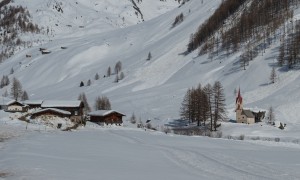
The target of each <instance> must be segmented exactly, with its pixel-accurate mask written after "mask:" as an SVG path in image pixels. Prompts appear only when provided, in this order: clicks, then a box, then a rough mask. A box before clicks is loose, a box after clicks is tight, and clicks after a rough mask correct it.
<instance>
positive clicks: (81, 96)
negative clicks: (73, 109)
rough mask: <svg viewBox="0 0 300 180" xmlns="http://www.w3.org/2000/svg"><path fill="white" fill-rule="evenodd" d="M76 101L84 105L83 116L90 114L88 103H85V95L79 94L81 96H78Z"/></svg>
mask: <svg viewBox="0 0 300 180" xmlns="http://www.w3.org/2000/svg"><path fill="white" fill-rule="evenodd" d="M78 100H80V101H82V102H83V105H84V108H83V111H84V114H87V113H89V112H91V108H90V105H89V103H88V101H87V98H86V95H85V93H84V92H83V93H81V94H79V96H78Z"/></svg>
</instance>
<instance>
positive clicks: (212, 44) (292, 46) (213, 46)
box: [187, 0, 300, 69]
mask: <svg viewBox="0 0 300 180" xmlns="http://www.w3.org/2000/svg"><path fill="white" fill-rule="evenodd" d="M299 2H300V0H277V1H274V0H264V1H246V0H224V1H223V2H222V3H221V5H220V6H219V8H217V10H216V11H215V12H214V14H213V15H212V16H211V17H210V18H209V19H208V20H207V21H206V22H205V23H203V24H202V25H201V26H200V27H199V28H198V30H197V31H196V32H195V33H194V34H192V35H191V37H190V41H189V44H188V48H187V52H191V51H193V50H196V49H197V48H199V47H200V49H199V55H202V54H206V53H209V55H210V57H211V58H212V57H213V56H214V55H218V54H219V52H222V51H226V52H227V54H230V53H234V52H237V51H238V50H240V49H241V48H243V49H244V51H243V52H242V55H241V56H240V63H241V67H243V68H244V69H246V66H247V65H249V61H251V60H252V59H254V58H255V57H256V56H257V55H258V54H259V53H262V54H263V53H264V52H265V49H266V48H267V47H268V46H269V45H270V44H272V43H273V42H274V41H276V40H277V39H279V36H282V38H281V43H282V44H281V47H280V54H279V56H278V64H279V65H280V66H283V65H285V64H287V65H288V67H289V68H292V67H293V66H294V65H297V64H298V63H299V62H300V60H299V59H300V58H298V55H299V54H300V50H299V47H300V43H299V42H300V32H299V31H300V30H299V29H300V28H299V22H296V23H294V22H293V20H291V21H290V22H289V23H285V22H288V20H289V19H291V18H292V17H293V7H295V6H297V5H298V4H299ZM286 26H292V28H289V27H286ZM282 27H283V28H282ZM289 29H290V30H291V31H290V33H289V32H287V31H289ZM295 29H296V30H295ZM286 34H289V36H286Z"/></svg>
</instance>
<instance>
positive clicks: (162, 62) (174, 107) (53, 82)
mask: <svg viewBox="0 0 300 180" xmlns="http://www.w3.org/2000/svg"><path fill="white" fill-rule="evenodd" d="M61 2H62V4H60V6H61V8H62V9H63V11H64V12H63V13H62V12H59V11H57V9H56V8H55V7H54V9H53V6H55V5H56V1H45V2H44V1H43V2H40V1H35V2H34V3H27V2H26V1H16V2H15V3H20V4H22V5H26V6H27V7H28V8H29V9H30V10H31V12H35V13H34V15H33V19H34V20H35V21H36V22H39V24H43V25H46V24H48V23H49V27H51V28H50V29H52V30H53V32H54V33H53V38H52V37H51V41H49V42H47V43H43V45H39V46H35V47H32V48H30V49H26V50H24V51H22V52H20V53H18V54H16V55H15V56H13V57H12V58H10V59H9V60H7V61H6V62H4V63H2V64H1V65H0V72H1V73H2V74H1V75H8V74H9V70H10V69H11V68H13V69H14V70H15V73H14V74H13V75H10V77H11V78H12V77H13V76H16V77H17V78H18V79H19V80H20V81H21V83H22V85H23V88H24V89H25V90H26V91H27V92H28V94H29V96H30V97H29V98H30V99H77V97H78V95H79V94H80V93H81V92H85V93H86V95H87V97H88V100H89V103H90V105H91V106H93V105H94V100H95V98H96V97H97V96H101V95H106V96H108V97H109V99H110V100H111V102H112V107H113V108H114V109H118V110H119V111H121V112H124V113H125V114H128V115H130V114H131V113H133V112H134V113H135V114H136V115H137V116H138V117H141V118H142V119H153V120H157V121H158V122H159V123H161V124H163V123H165V122H167V121H168V120H169V119H177V118H178V117H179V109H180V103H181V102H182V99H183V96H184V94H185V92H186V90H187V88H190V87H192V86H196V85H198V83H201V84H206V83H208V82H210V83H213V82H214V81H215V80H219V81H221V82H222V84H223V85H224V87H225V93H226V99H227V101H226V103H227V105H228V106H227V108H228V112H229V118H235V116H234V112H233V110H234V99H235V97H234V94H233V90H234V89H235V88H238V87H241V91H242V95H243V97H244V102H245V107H246V108H256V109H263V110H266V109H268V107H269V106H270V105H272V106H273V107H274V109H275V112H276V116H277V120H278V121H280V122H283V123H287V124H288V127H292V126H295V127H297V126H298V125H299V121H298V119H297V117H298V116H299V115H300V113H299V112H298V111H297V109H298V108H299V107H300V103H299V102H300V101H299V99H300V97H299V93H298V91H297V89H298V85H297V84H299V78H300V76H299V75H300V72H299V71H289V72H284V71H278V74H279V81H278V83H275V84H269V75H270V72H271V66H270V65H273V64H274V63H275V62H276V57H277V55H278V46H279V40H278V42H276V43H274V44H273V45H272V46H271V47H269V48H268V49H267V50H266V53H264V54H263V55H260V56H258V57H257V58H256V59H255V60H253V61H251V63H250V65H249V66H248V67H247V70H242V68H240V64H239V63H238V57H239V55H240V53H236V54H233V55H231V56H228V57H223V56H219V57H217V58H215V59H214V60H212V61H211V60H210V59H209V58H208V57H207V55H203V56H200V57H198V52H193V53H190V54H188V55H186V56H185V55H182V53H184V52H185V51H186V45H187V44H188V41H189V36H190V34H191V33H193V32H194V31H195V30H196V29H197V28H198V26H199V24H201V23H202V22H204V21H205V20H206V19H207V18H208V17H209V16H210V15H211V14H212V13H213V12H214V10H215V9H216V8H217V7H218V5H219V4H220V3H221V0H215V1H208V0H204V1H203V4H201V3H199V2H198V1H196V0H191V1H189V2H187V3H185V5H183V6H181V7H179V8H178V2H174V1H173V0H168V1H165V2H161V1H155V3H153V1H151V2H150V0H148V1H147V0H144V1H142V3H140V4H138V6H139V7H140V9H141V12H142V13H143V15H144V19H145V22H143V23H141V19H140V18H139V17H138V16H136V15H135V14H134V10H133V11H132V9H131V8H132V3H131V1H117V0H114V1H96V0H94V1H88V2H86V1H77V2H78V4H77V3H76V2H70V1H67V0H65V1H61ZM100 2H101V3H100ZM121 2H122V3H121ZM150 6H151V8H149V7H150ZM129 7H130V8H129ZM129 9H130V10H129ZM97 11H98V12H97ZM98 13H100V14H101V13H102V14H103V15H101V16H99V15H98ZM180 13H183V15H184V21H183V22H182V23H181V24H179V25H178V26H176V27H174V28H171V27H172V23H173V22H174V19H175V17H176V16H178V15H179V14H180ZM295 13H297V11H295ZM87 15H88V16H87ZM81 16H82V18H81ZM76 17H77V18H76ZM99 17H100V18H99ZM106 17H108V19H107V18H106ZM122 17H125V21H124V24H122V23H123V22H122V21H121V19H122ZM56 23H57V24H58V26H56V25H55V24H56ZM137 23H138V24H137ZM134 24H136V25H134ZM68 25H71V27H69V26H68ZM79 26H83V27H82V28H79ZM120 27H122V28H120ZM41 47H43V48H47V49H48V50H50V51H51V53H50V54H46V55H42V54H41V53H40V51H38V49H39V48H41ZM61 47H66V49H61ZM149 52H151V54H152V59H151V60H149V61H147V60H146V59H147V55H148V53H149ZM26 54H30V55H32V57H31V58H25V55H26ZM118 61H120V62H121V63H122V72H123V73H124V75H125V78H124V79H123V80H120V81H119V82H118V83H114V80H115V75H112V76H110V77H106V78H103V77H104V75H106V73H107V69H108V68H109V67H111V69H112V71H113V69H114V66H115V64H116V63H117V62H118ZM97 73H98V74H99V75H100V79H99V80H94V76H95V74H97ZM89 79H90V80H91V82H92V83H91V86H84V87H79V84H80V82H81V81H83V82H84V83H85V84H86V82H87V81H88V80H89ZM7 88H9V87H6V88H4V89H1V90H0V91H1V93H4V91H5V89H7ZM8 90H9V89H8ZM288 130H289V129H288Z"/></svg>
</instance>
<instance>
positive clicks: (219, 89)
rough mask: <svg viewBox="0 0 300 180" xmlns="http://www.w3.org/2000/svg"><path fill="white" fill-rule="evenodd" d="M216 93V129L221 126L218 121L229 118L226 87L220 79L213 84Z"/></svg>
mask: <svg viewBox="0 0 300 180" xmlns="http://www.w3.org/2000/svg"><path fill="white" fill-rule="evenodd" d="M213 94H214V112H213V113H214V130H215V131H216V130H217V127H218V126H219V125H218V124H217V121H224V120H226V118H227V115H226V104H225V94H224V88H223V86H222V84H221V82H220V81H216V82H215V84H214V86H213Z"/></svg>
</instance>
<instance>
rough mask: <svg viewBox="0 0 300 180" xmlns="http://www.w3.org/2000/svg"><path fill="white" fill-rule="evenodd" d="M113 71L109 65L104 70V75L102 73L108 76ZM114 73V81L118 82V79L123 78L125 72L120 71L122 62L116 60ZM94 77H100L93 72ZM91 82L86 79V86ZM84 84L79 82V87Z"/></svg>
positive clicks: (97, 78) (96, 78)
mask: <svg viewBox="0 0 300 180" xmlns="http://www.w3.org/2000/svg"><path fill="white" fill-rule="evenodd" d="M112 74H113V73H112V72H111V67H110V66H109V67H108V69H107V71H106V75H104V77H110V76H111V75H112ZM114 74H115V75H116V78H115V80H114V82H116V83H117V82H119V81H120V80H122V79H124V78H125V74H124V73H123V72H122V63H121V61H118V62H117V63H116V64H115V67H114ZM94 79H95V80H96V81H97V80H99V79H100V76H99V74H98V73H96V74H95V77H94ZM91 84H92V81H91V79H88V81H87V82H86V86H90V85H91ZM84 85H85V83H84V82H83V81H81V82H80V84H79V87H83V86H84Z"/></svg>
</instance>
